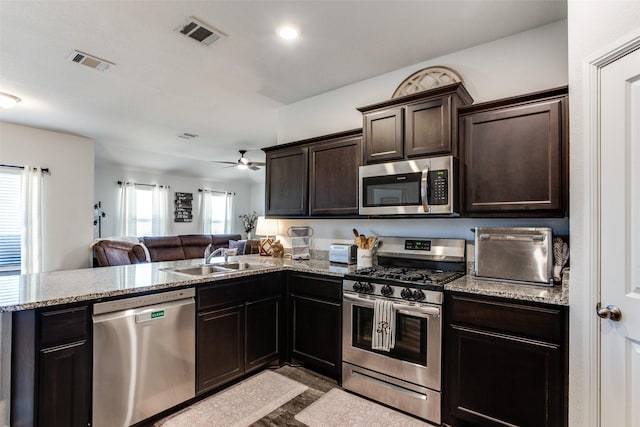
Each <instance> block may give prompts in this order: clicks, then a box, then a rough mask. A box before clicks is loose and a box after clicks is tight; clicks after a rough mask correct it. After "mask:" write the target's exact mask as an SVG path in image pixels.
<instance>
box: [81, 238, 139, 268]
mask: <svg viewBox="0 0 640 427" xmlns="http://www.w3.org/2000/svg"><path fill="white" fill-rule="evenodd" d="M93 253H94V254H95V258H96V262H97V265H98V266H99V267H104V266H107V265H127V264H139V263H141V262H147V255H146V253H145V250H144V247H142V245H141V244H140V243H135V242H128V241H125V240H99V241H97V242H95V243H94V244H93Z"/></svg>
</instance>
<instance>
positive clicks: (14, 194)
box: [0, 171, 22, 275]
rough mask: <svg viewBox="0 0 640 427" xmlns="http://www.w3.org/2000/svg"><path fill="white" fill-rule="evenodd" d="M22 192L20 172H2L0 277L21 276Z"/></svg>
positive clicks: (0, 175) (0, 180)
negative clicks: (7, 275) (8, 275)
mask: <svg viewBox="0 0 640 427" xmlns="http://www.w3.org/2000/svg"><path fill="white" fill-rule="evenodd" d="M21 192H22V184H21V175H20V173H19V172H17V173H16V172H5V171H2V172H0V275H6V274H20V264H21V259H20V245H21V243H20V241H21V227H22V224H21V214H20V198H21Z"/></svg>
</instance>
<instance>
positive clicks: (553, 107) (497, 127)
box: [459, 87, 568, 217]
mask: <svg viewBox="0 0 640 427" xmlns="http://www.w3.org/2000/svg"><path fill="white" fill-rule="evenodd" d="M567 93H568V92H567V88H566V87H563V88H558V89H552V90H547V91H542V92H536V93H532V94H528V95H523V96H520V97H514V98H508V99H503V100H498V101H492V102H487V103H482V104H476V105H473V106H469V107H465V108H462V109H460V111H459V117H460V119H459V120H460V129H459V131H460V134H459V140H460V144H461V157H462V159H463V164H464V167H463V168H461V169H462V177H461V186H462V189H461V193H462V198H463V201H462V209H463V215H465V216H527V217H532V216H546V217H551V216H556V217H562V216H565V215H566V214H567V208H568V206H567V205H568V201H567V200H568V155H567V152H568V142H567V117H568V115H567V113H568V107H567Z"/></svg>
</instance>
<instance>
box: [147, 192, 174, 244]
mask: <svg viewBox="0 0 640 427" xmlns="http://www.w3.org/2000/svg"><path fill="white" fill-rule="evenodd" d="M151 209H152V212H153V213H152V220H151V229H152V232H153V235H154V236H166V235H168V234H169V218H170V213H169V187H166V186H157V185H156V186H155V187H153V202H152V208H151Z"/></svg>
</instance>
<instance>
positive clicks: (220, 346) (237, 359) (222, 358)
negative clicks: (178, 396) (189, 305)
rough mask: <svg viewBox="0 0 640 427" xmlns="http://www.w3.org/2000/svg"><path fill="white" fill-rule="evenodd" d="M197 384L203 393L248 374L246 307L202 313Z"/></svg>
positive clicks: (198, 343)
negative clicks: (245, 355) (245, 347)
mask: <svg viewBox="0 0 640 427" xmlns="http://www.w3.org/2000/svg"><path fill="white" fill-rule="evenodd" d="M196 336H197V362H196V364H197V367H196V376H197V378H196V387H197V392H198V393H201V392H203V391H206V390H210V389H213V388H215V387H217V386H219V385H222V384H224V383H226V382H228V381H230V380H232V379H234V378H237V377H240V376H242V375H243V374H244V307H243V306H236V307H232V308H227V309H223V310H217V311H210V312H205V313H198V323H197V335H196Z"/></svg>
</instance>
